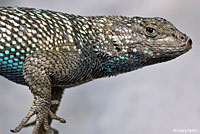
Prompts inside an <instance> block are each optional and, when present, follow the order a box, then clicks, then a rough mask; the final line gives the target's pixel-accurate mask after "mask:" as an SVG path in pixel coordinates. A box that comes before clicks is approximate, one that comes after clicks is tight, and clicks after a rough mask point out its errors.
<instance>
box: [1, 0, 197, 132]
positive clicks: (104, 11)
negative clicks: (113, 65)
mask: <svg viewBox="0 0 200 134" xmlns="http://www.w3.org/2000/svg"><path fill="white" fill-rule="evenodd" d="M0 5H1V6H23V7H35V8H43V9H51V10H55V11H62V12H67V13H74V14H80V15H113V14H114V15H126V16H135V15H138V16H148V17H151V16H160V17H164V18H166V19H168V20H170V21H171V22H173V24H174V25H176V26H177V27H178V29H180V30H181V31H183V32H185V33H187V34H188V35H189V36H190V37H191V38H192V39H193V49H192V50H191V51H190V52H188V53H187V54H184V55H183V56H181V57H179V58H177V59H175V60H173V61H170V62H167V63H162V64H157V65H153V66H150V67H145V68H143V69H142V70H137V71H134V72H131V73H127V74H123V75H120V76H117V77H112V78H109V79H99V80H95V81H93V82H90V83H87V84H84V85H81V86H79V87H75V88H72V89H67V90H66V91H65V95H64V98H63V100H62V104H61V107H60V109H59V112H58V115H59V116H61V117H64V118H65V119H67V121H68V123H67V124H60V123H59V122H57V121H54V122H53V127H55V128H57V129H58V130H60V134H172V133H173V129H175V128H179V129H198V130H199V132H198V133H200V62H199V61H200V59H199V58H200V51H199V50H200V47H199V45H200V42H199V40H200V39H199V37H200V1H199V0H163V1H162V0H99V1H98V0H85V1H84V0H82V1H81V0H57V1H53V0H52V1H51V0H32V1H31V0H20V1H19V0H5V1H3V0H1V1H0ZM0 85H1V86H0V134H7V133H10V132H9V130H10V129H11V128H14V127H15V126H16V125H17V124H18V123H19V122H20V121H21V119H22V118H23V117H24V116H25V115H26V113H27V112H28V109H29V108H30V106H31V104H32V99H33V97H32V95H31V93H30V91H29V90H28V88H27V87H25V86H21V85H17V84H15V83H13V82H9V81H8V80H6V79H5V78H3V77H0ZM33 119H34V118H33ZM33 119H32V120H33ZM31 131H32V127H31V128H25V129H23V130H22V131H21V132H20V134H30V133H31ZM192 134H193V133H192ZM194 134H196V133H194Z"/></svg>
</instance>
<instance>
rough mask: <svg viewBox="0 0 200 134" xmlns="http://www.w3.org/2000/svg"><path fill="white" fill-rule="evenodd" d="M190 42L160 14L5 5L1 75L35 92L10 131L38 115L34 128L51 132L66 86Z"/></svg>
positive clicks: (169, 54) (158, 57)
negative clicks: (107, 13)
mask: <svg viewBox="0 0 200 134" xmlns="http://www.w3.org/2000/svg"><path fill="white" fill-rule="evenodd" d="M191 48H192V40H191V38H190V37H188V36H187V35H186V34H184V33H183V32H181V31H180V30H178V29H177V28H176V27H175V26H174V25H173V24H172V23H171V22H169V21H168V20H166V19H164V18H161V17H151V18H150V17H149V18H148V17H139V16H134V17H127V16H80V15H73V14H67V13H62V12H56V11H50V10H43V9H35V8H25V7H0V75H1V76H3V77H5V78H7V79H8V80H10V81H13V82H15V83H18V84H22V85H25V86H28V87H29V89H30V91H31V92H32V94H33V96H34V100H33V104H32V106H31V108H30V110H29V112H28V114H27V115H26V116H25V117H24V118H23V120H22V121H21V123H20V124H19V125H18V126H17V127H16V128H15V129H13V130H11V132H14V133H17V132H19V131H20V130H21V129H22V128H23V127H24V126H26V124H27V122H28V121H29V119H30V118H31V117H32V116H33V115H36V120H35V122H34V128H33V132H32V134H39V133H40V134H41V133H46V134H51V133H53V129H52V128H51V126H50V124H51V121H52V120H58V121H60V122H61V123H65V122H66V121H65V119H63V118H61V117H59V116H57V115H56V111H57V109H58V107H59V104H60V101H61V98H62V94H63V92H64V89H65V88H71V87H74V86H78V85H81V84H84V83H87V82H90V81H92V80H95V79H99V78H105V77H111V76H116V75H118V74H123V73H127V72H130V71H134V70H136V69H140V68H142V67H145V66H148V65H152V64H156V63H161V62H166V61H169V60H172V59H175V58H176V57H179V56H180V55H182V54H184V53H186V52H188V51H189V50H190V49H191ZM41 131H43V132H41Z"/></svg>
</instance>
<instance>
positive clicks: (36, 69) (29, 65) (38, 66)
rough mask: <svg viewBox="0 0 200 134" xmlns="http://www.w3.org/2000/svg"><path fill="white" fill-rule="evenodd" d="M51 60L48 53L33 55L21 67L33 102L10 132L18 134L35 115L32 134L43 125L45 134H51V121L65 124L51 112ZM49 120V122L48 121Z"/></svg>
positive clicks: (36, 133)
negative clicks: (32, 96)
mask: <svg viewBox="0 0 200 134" xmlns="http://www.w3.org/2000/svg"><path fill="white" fill-rule="evenodd" d="M53 60H54V59H53V58H51V56H49V55H48V53H39V52H37V53H34V54H33V55H32V56H30V57H28V58H27V59H26V61H25V63H24V66H23V72H24V78H25V81H26V83H27V85H28V86H29V89H30V90H31V92H32V93H33V95H34V102H33V104H32V106H31V109H30V110H29V112H28V114H27V116H26V117H25V118H24V119H23V120H22V121H21V123H20V124H19V125H18V126H17V127H16V128H15V129H14V130H11V131H12V132H15V133H16V132H19V131H20V130H21V129H22V128H23V126H24V125H25V124H26V123H27V122H28V120H29V119H30V118H31V117H32V116H33V115H36V122H35V125H34V129H33V134H38V133H39V129H40V127H41V126H42V124H43V127H44V129H45V131H46V133H47V134H52V133H53V131H52V129H51V128H50V125H49V124H50V121H51V119H55V120H59V121H60V122H62V123H65V120H64V119H62V118H60V117H58V116H56V115H55V114H54V112H55V111H53V112H52V111H51V109H50V108H51V98H52V87H51V80H50V72H51V71H52V70H51V69H52V68H51V67H52V66H51V65H50V62H51V63H52V62H53ZM49 118H50V120H49Z"/></svg>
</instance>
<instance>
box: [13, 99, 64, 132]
mask: <svg viewBox="0 0 200 134" xmlns="http://www.w3.org/2000/svg"><path fill="white" fill-rule="evenodd" d="M37 103H39V105H38V104H37ZM33 115H36V120H35V121H34V122H32V123H29V124H27V125H25V124H26V123H27V122H28V120H29V119H30V118H31V117H32V116H33ZM49 118H51V119H54V120H58V121H60V122H61V123H66V121H65V119H63V118H60V117H58V116H57V115H56V114H54V113H53V112H52V111H51V110H50V107H49V104H48V103H46V102H45V101H41V100H40V101H38V100H34V103H33V105H32V107H31V109H30V110H29V112H28V114H27V115H26V117H25V118H24V119H23V120H22V121H21V123H20V124H19V125H18V126H17V127H16V128H15V129H13V130H10V131H11V132H13V133H17V132H19V131H20V130H21V129H22V128H23V127H27V126H30V125H34V129H33V134H38V132H39V129H40V127H41V126H42V125H43V127H44V130H45V131H46V133H47V134H54V130H53V129H52V128H51V127H50V125H49Z"/></svg>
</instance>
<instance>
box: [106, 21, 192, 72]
mask: <svg viewBox="0 0 200 134" xmlns="http://www.w3.org/2000/svg"><path fill="white" fill-rule="evenodd" d="M119 19H120V21H116V19H115V24H114V25H112V42H113V43H112V46H113V48H112V50H111V51H112V52H113V54H112V57H114V58H112V59H111V60H109V63H110V61H111V63H110V64H109V71H110V70H111V72H113V70H114V71H116V70H117V71H119V72H127V71H131V70H134V69H137V68H141V67H143V66H147V65H151V64H155V63H160V62H165V61H169V60H171V59H174V58H176V57H178V56H180V55H182V54H184V53H186V52H187V51H189V50H190V49H191V48H192V40H191V39H190V38H189V37H188V36H187V35H186V34H184V33H182V32H181V31H179V30H178V29H177V28H176V27H175V26H174V25H173V24H172V23H170V22H169V21H167V20H165V19H163V18H158V17H157V18H141V17H133V18H128V17H125V18H123V17H119ZM121 20H123V21H121ZM122 63H123V65H122ZM117 64H119V65H117ZM110 68H111V69H110ZM124 68H125V69H124ZM120 69H121V70H120ZM122 69H124V70H122Z"/></svg>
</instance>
